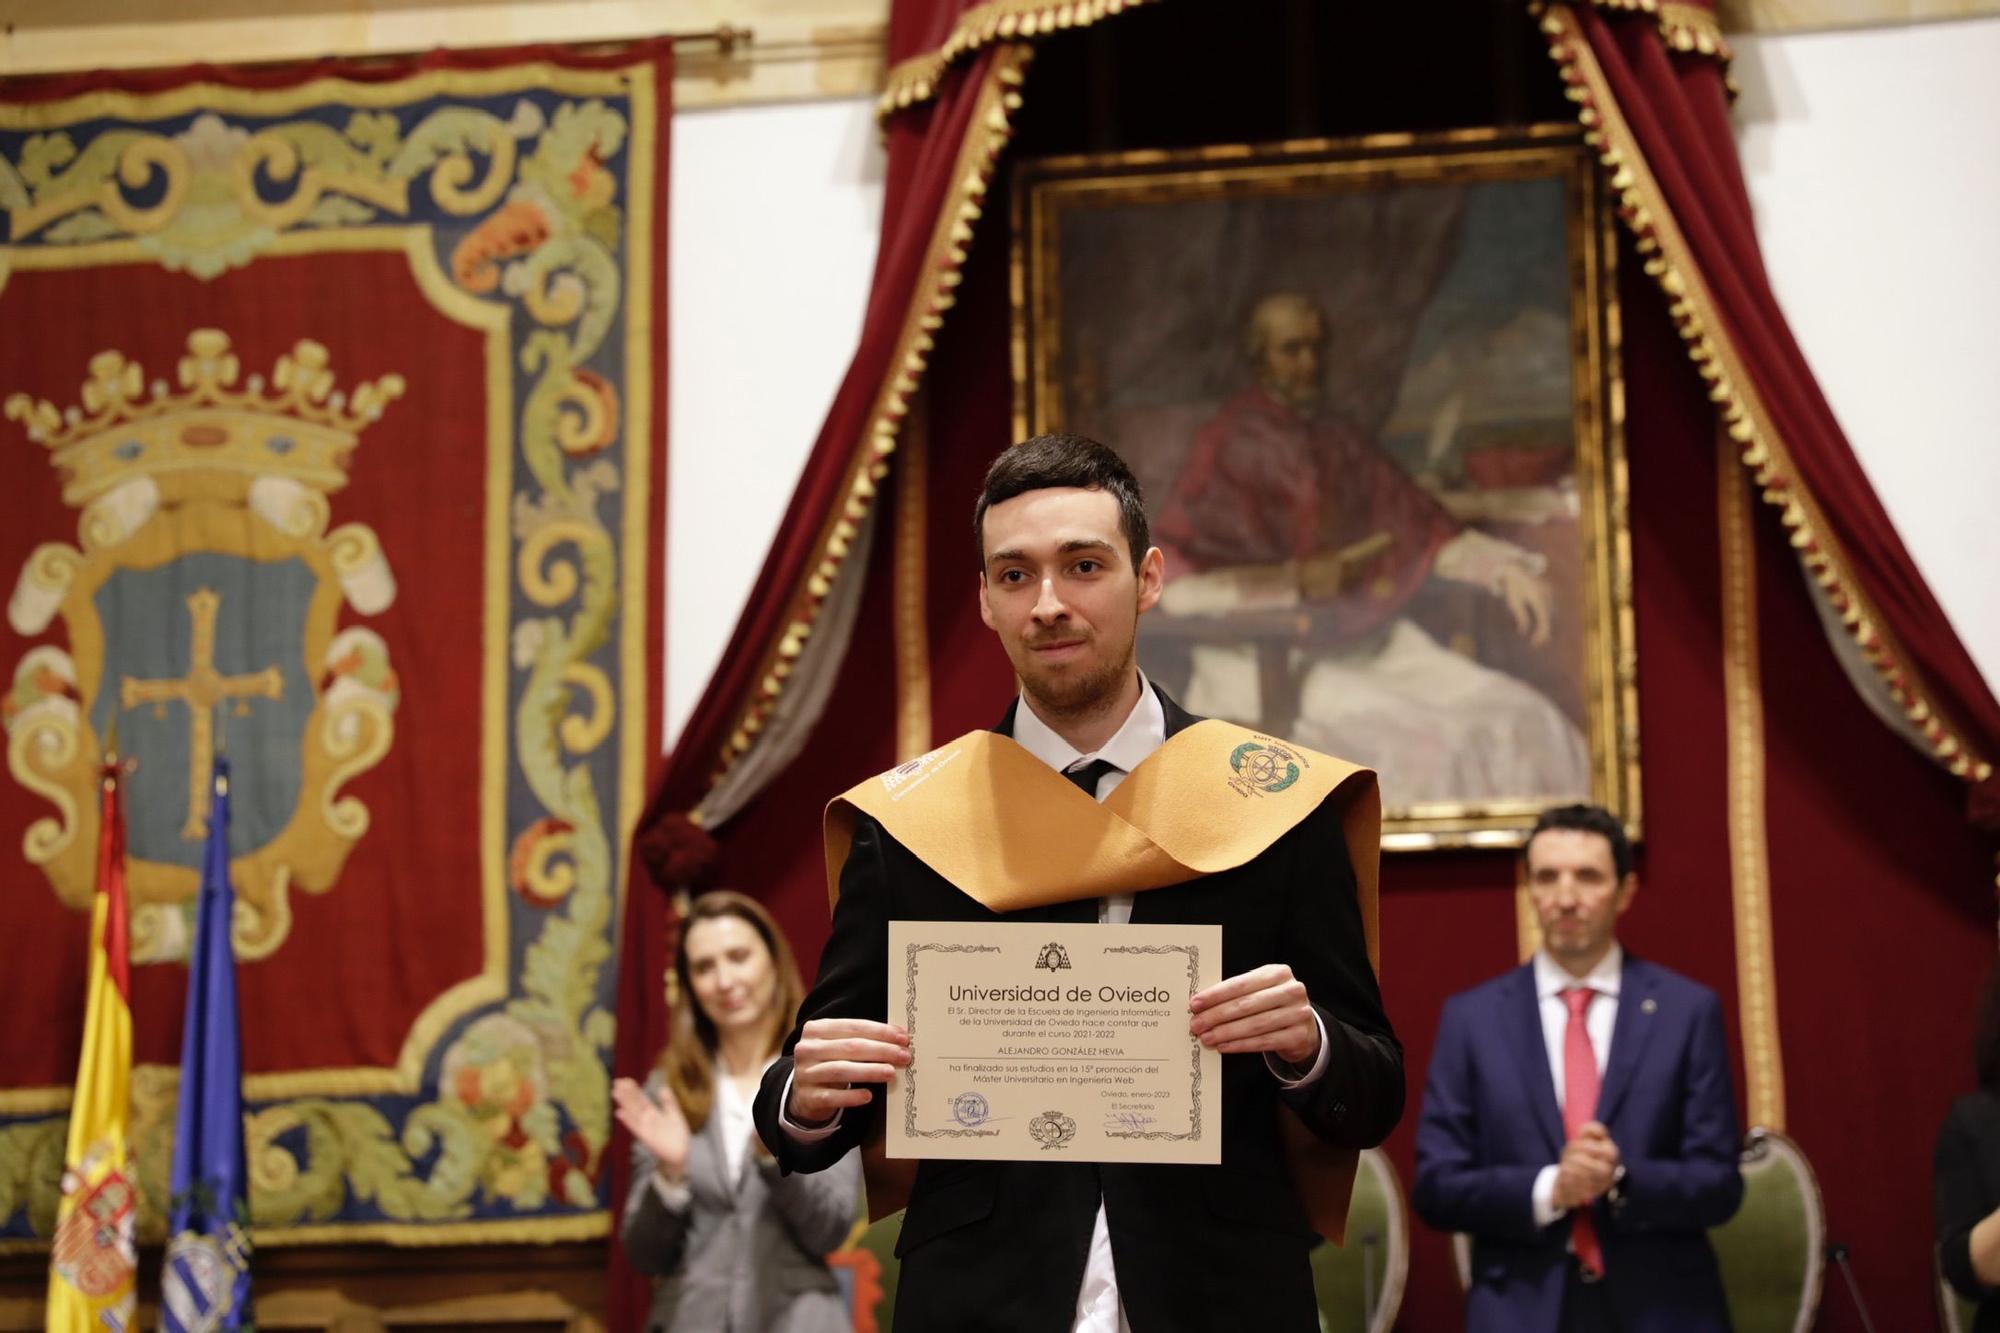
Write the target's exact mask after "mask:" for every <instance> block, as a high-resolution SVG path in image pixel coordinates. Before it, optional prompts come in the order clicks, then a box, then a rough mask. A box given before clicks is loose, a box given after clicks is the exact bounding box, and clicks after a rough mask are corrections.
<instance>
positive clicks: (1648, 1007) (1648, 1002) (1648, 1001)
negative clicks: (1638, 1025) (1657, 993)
mask: <svg viewBox="0 0 2000 1333" xmlns="http://www.w3.org/2000/svg"><path fill="white" fill-rule="evenodd" d="M1659 1007H1660V1004H1659V1001H1657V1000H1655V999H1653V998H1652V997H1651V996H1648V997H1647V998H1645V999H1643V1000H1641V1001H1639V1012H1640V1013H1642V1014H1650V1013H1652V1012H1653V1011H1654V1010H1655V1009H1658V1008H1659Z"/></svg>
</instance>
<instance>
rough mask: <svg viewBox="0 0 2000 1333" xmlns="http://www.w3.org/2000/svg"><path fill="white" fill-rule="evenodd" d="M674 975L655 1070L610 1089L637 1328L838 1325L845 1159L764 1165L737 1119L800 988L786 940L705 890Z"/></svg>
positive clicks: (739, 904)
mask: <svg viewBox="0 0 2000 1333" xmlns="http://www.w3.org/2000/svg"><path fill="white" fill-rule="evenodd" d="M674 977H675V979H676V980H677V981H678V983H679V991H680V994H679V999H680V1000H681V1003H679V1004H677V1005H676V1006H675V1013H674V1027H673V1034H672V1035H671V1036H670V1037H669V1038H668V1041H667V1049H666V1051H665V1053H664V1054H662V1055H661V1057H660V1064H659V1068H658V1069H657V1070H655V1071H654V1073H653V1076H652V1078H650V1079H649V1080H647V1083H646V1087H645V1088H644V1089H643V1090H641V1089H640V1087H639V1086H638V1085H637V1084H636V1083H634V1082H633V1081H632V1080H631V1079H619V1080H618V1081H617V1082H616V1083H615V1084H614V1085H613V1086H612V1090H611V1091H612V1098H613V1100H614V1101H615V1102H616V1103H617V1111H618V1119H619V1121H620V1122H621V1123H622V1124H624V1126H625V1127H626V1128H627V1129H629V1130H631V1131H632V1141H633V1149H632V1157H633V1165H632V1189H631V1193H630V1196H629V1197H628V1198H627V1199H626V1201H625V1219H624V1223H623V1227H622V1230H621V1233H620V1234H621V1238H622V1239H623V1241H624V1244H625V1253H626V1255H627V1257H628V1258H630V1260H631V1262H632V1264H633V1266H634V1267H636V1268H638V1269H639V1270H640V1271H641V1272H645V1273H651V1274H653V1275H654V1276H656V1277H658V1278H660V1279H662V1280H661V1281H660V1282H659V1283H658V1285H657V1287H656V1289H655V1292H654V1295H653V1309H652V1313H651V1315H650V1316H649V1317H648V1319H647V1327H648V1329H649V1330H653V1331H654V1333H683V1331H685V1333H696V1331H699V1333H724V1331H725V1330H727V1331H728V1333H836V1330H838V1331H839V1333H845V1331H846V1330H848V1329H851V1328H853V1326H854V1323H853V1318H852V1316H851V1314H850V1313H849V1311H848V1308H847V1302H846V1300H845V1298H843V1296H842V1295H841V1292H840V1288H839V1285H838V1284H837V1283H836V1282H835V1280H834V1276H833V1273H832V1272H831V1271H830V1270H829V1269H828V1268H827V1265H826V1258H825V1256H826V1255H827V1253H828V1252H829V1251H831V1250H833V1249H835V1248H837V1247H838V1246H839V1245H840V1243H841V1242H842V1241H843V1240H845V1239H846V1238H847V1235H848V1232H849V1230H850V1229H851V1228H852V1227H853V1224H854V1212H855V1203H856V1200H857V1198H858V1196H859V1192H860V1181H861V1164H860V1161H859V1159H858V1158H857V1157H855V1156H854V1155H853V1154H851V1153H850V1154H849V1155H848V1156H847V1158H846V1159H844V1160H843V1161H841V1162H840V1163H839V1164H838V1165H836V1166H835V1167H834V1168H833V1169H832V1170H830V1171H825V1172H821V1173H819V1174H814V1175H808V1174H795V1175H790V1176H780V1175H779V1174H778V1167H777V1163H776V1162H774V1161H773V1160H772V1159H771V1156H770V1154H769V1153H767V1152H766V1151H765V1150H764V1147H763V1145H762V1144H761V1143H758V1142H757V1135H756V1131H755V1129H754V1128H753V1127H752V1125H751V1119H750V1104H751V1101H752V1099H753V1098H754V1097H755V1096H756V1092H757V1085H758V1083H759V1082H760V1081H761V1080H762V1078H763V1076H764V1070H765V1069H766V1068H767V1067H768V1066H769V1065H770V1063H771V1061H772V1059H773V1058H774V1057H775V1056H776V1055H777V1054H778V1049H779V1046H780V1044H781V1043H782V1042H783V1041H784V1038H785V1034H786V1033H787V1032H789V1031H791V1028H792V1023H793V1021H794V1019H795V1018H796V1017H797V1014H798V1007H799V1000H800V998H801V997H802V996H803V994H804V986H803V985H802V984H801V982H800V980H799V970H798V966H797V964H795V963H794V962H793V961H792V951H791V948H790V946H789V945H787V944H786V943H785V938H784V936H783V935H782V934H781V933H780V932H779V931H778V928H777V925H776V924H775V923H774V922H773V921H772V920H771V917H770V914H769V913H767V912H765V910H764V909H763V908H762V907H760V906H758V904H757V903H756V902H754V901H752V900H751V899H749V898H746V897H744V896H743V895H742V894H740V893H732V892H730V891H728V890H726V889H723V890H716V891H715V892H712V893H705V894H703V895H702V896H701V897H699V898H697V899H695V901H694V905H693V907H692V908H691V909H690V910H689V912H688V918H687V923H686V925H685V927H684V928H683V930H682V932H681V947H680V954H679V956H678V957H677V958H676V959H675V960H674ZM690 999H692V1001H693V1003H688V1002H687V1001H689V1000H690Z"/></svg>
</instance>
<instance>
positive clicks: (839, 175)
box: [665, 98, 883, 744]
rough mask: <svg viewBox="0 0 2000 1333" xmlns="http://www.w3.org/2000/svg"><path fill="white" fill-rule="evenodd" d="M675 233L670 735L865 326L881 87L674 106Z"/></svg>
mask: <svg viewBox="0 0 2000 1333" xmlns="http://www.w3.org/2000/svg"><path fill="white" fill-rule="evenodd" d="M672 170H673V181H672V196H673V197H672V219H671V226H672V229H671V232H670V236H669V240H668V247H669V258H668V263H669V272H668V279H667V281H668V290H667V302H668V353H667V355H668V368H667V375H668V386H667V393H668V423H667V426H668V449H669V453H668V460H667V468H668V477H667V592H666V599H667V603H666V623H667V662H666V676H667V701H666V737H665V740H666V741H667V743H669V744H671V743H672V740H673V738H674V737H675V736H677V735H679V733H680V729H681V725H682V724H683V723H684V722H685V721H686V720H687V715H688V713H689V712H690V711H691V710H692V709H693V707H694V705H695V703H696V701H698V700H699V699H700V698H701V692H702V689H703V687H705V686H706V685H707V684H708V678H709V676H710V675H711V674H713V672H714V670H715V665H716V662H717V661H718V659H719V658H720V657H721V655H722V650H723V648H724V647H725V646H726V644H727V642H728V639H729V634H730V631H732V630H733V629H735V627H736V618H737V616H738V615H739V614H741V612H742V609H743V603H744V601H745V600H746V598H747V597H748V596H749V592H750V585H751V583H752V581H753V580H754V579H755V578H756V576H757V571H758V568H759V567H760V566H761V564H762V563H763V559H764V553H765V551H766V550H767V549H769V547H770V545H771V538H772V536H773V534H775V533H776V531H777V528H778V520H779V519H780V518H781V517H782V516H783V514H784V510H785V505H786V503H787V502H788V501H789V500H790V499H791V494H792V487H793V486H794V484H795V483H796V482H797V480H798V475H799V470H800V468H801V467H803V466H804V463H805V458H806V455H807V454H808V453H810V452H811V450H812V444H813V440H814V438H815V437H816V436H817V435H818V433H819V426H820V421H821V420H822V419H823V418H824V417H825V415H826V410H827V407H828V406H829V405H830V404H831V403H832V401H833V394H834V391H835V390H836V389H837V388H839V386H840V380H841V376H842V375H844V374H845V373H846V371H847V362H848V358H849V357H851V356H852V355H853V353H854V344H855V340H856V338H857V337H858V336H859V335H860V332H861V314H862V308H863V306H864V305H865V303H866V301H867V299H868V282H869V275H870V273H871V271H872V269H873V268H874V263H875V237H876V230H877V225H878V223H879V221H880V218H881V211H882V173H883V160H882V152H881V147H880V138H879V136H878V135H877V134H876V131H875V121H874V99H873V98H856V99H846V100H841V101H832V102H805V103H798V102H794V103H790V104H786V105H778V106H762V107H746V108H735V109H729V110H716V111H695V112H688V113H685V114H682V115H679V116H676V117H675V118H674V144H673V161H672Z"/></svg>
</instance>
